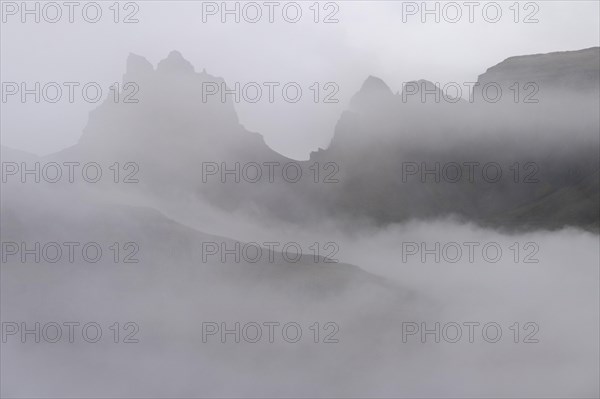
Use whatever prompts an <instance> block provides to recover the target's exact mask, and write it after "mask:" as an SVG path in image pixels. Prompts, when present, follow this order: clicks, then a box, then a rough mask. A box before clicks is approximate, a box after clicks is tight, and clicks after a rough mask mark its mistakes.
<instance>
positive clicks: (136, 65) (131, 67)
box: [125, 53, 154, 75]
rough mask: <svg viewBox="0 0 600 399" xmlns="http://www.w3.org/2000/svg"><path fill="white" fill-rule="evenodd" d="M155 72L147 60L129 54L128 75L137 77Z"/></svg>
mask: <svg viewBox="0 0 600 399" xmlns="http://www.w3.org/2000/svg"><path fill="white" fill-rule="evenodd" d="M153 71H154V67H153V66H152V64H151V63H150V61H148V60H147V59H146V58H144V57H142V56H141V55H137V54H134V53H129V56H128V57H127V69H126V72H125V73H126V74H128V75H129V74H131V75H137V74H140V73H142V74H146V73H150V72H153Z"/></svg>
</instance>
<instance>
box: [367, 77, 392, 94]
mask: <svg viewBox="0 0 600 399" xmlns="http://www.w3.org/2000/svg"><path fill="white" fill-rule="evenodd" d="M375 92H382V93H383V92H385V93H386V94H392V90H391V89H390V88H389V86H388V85H387V84H386V83H385V82H384V81H383V80H382V79H380V78H378V77H376V76H373V75H369V77H368V78H367V80H365V82H364V83H363V85H362V87H361V88H360V92H359V93H375Z"/></svg>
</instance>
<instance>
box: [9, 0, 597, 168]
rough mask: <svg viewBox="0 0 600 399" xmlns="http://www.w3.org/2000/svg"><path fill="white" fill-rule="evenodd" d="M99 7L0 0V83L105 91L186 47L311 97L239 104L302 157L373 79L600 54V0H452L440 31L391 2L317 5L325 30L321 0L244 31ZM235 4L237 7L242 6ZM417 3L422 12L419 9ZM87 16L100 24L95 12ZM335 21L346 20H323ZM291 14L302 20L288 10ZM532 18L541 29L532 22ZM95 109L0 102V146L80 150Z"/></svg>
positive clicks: (198, 13)
mask: <svg viewBox="0 0 600 399" xmlns="http://www.w3.org/2000/svg"><path fill="white" fill-rule="evenodd" d="M58 3H59V4H62V1H61V2H58ZM99 3H100V4H101V8H102V11H103V14H102V18H101V19H100V21H99V22H97V23H95V24H92V23H89V22H86V21H85V20H84V19H83V18H82V11H81V9H82V6H80V7H79V8H77V9H75V12H74V22H73V23H69V22H68V9H67V8H66V7H63V8H62V12H63V16H62V18H61V20H60V21H58V22H57V23H48V22H45V21H44V19H43V15H42V19H41V21H40V23H35V22H33V16H27V18H28V20H27V21H26V22H25V23H22V22H21V20H20V18H21V15H20V13H19V11H17V14H16V15H12V10H13V9H12V8H11V7H12V5H13V4H16V6H18V7H20V4H21V2H20V1H19V2H14V3H13V2H2V9H3V15H2V16H3V22H2V30H1V48H2V50H1V56H2V60H1V68H2V70H1V75H2V76H1V80H2V82H36V81H39V82H42V83H44V82H51V81H55V82H66V81H77V82H98V83H100V84H101V86H102V87H103V88H106V89H107V90H106V92H105V95H106V94H108V87H109V86H110V85H111V83H112V82H118V81H121V79H122V75H123V73H124V71H125V61H126V58H127V55H128V54H129V53H130V52H133V53H136V54H139V55H143V56H144V57H146V58H147V59H148V60H149V61H150V62H151V63H152V64H153V65H154V66H156V64H157V63H158V62H159V61H160V60H161V59H163V58H165V57H166V56H167V54H168V53H169V52H170V51H171V50H179V51H180V52H181V53H182V54H183V55H184V57H185V58H187V59H188V60H189V61H190V62H191V63H192V64H193V65H194V67H195V68H196V71H201V70H202V69H204V68H206V70H207V72H208V73H210V74H212V75H216V76H220V77H223V78H224V79H225V80H226V82H227V83H228V84H229V85H230V86H233V85H234V83H235V82H240V83H241V84H242V85H243V84H244V83H247V82H259V83H261V82H269V81H277V82H281V83H282V84H284V83H286V82H298V83H299V84H300V86H301V87H302V88H303V90H304V92H303V97H302V99H301V101H299V102H298V103H295V104H290V103H287V102H285V101H284V100H283V99H282V98H281V96H277V94H276V99H275V102H274V103H273V104H271V103H269V102H268V101H267V100H266V99H264V100H262V101H260V102H258V103H257V104H250V103H247V102H243V101H242V102H241V103H239V104H236V109H237V111H238V114H239V116H240V120H241V122H242V124H244V125H245V126H246V128H247V129H249V130H251V131H256V132H259V133H261V134H262V135H263V136H264V137H265V140H266V142H267V144H269V145H270V146H271V147H272V148H274V149H275V150H277V151H279V152H281V153H283V154H284V155H287V156H290V157H293V158H297V159H306V158H307V157H308V154H309V152H310V151H312V150H316V149H317V148H319V147H325V146H327V145H328V143H329V140H330V139H331V137H332V134H333V129H334V126H335V124H336V122H337V120H338V118H339V116H340V114H341V112H342V111H343V110H344V109H345V108H346V107H347V105H348V101H349V99H350V98H351V97H352V95H353V94H355V93H356V91H357V90H358V89H359V88H360V86H361V84H362V83H363V81H364V80H365V79H366V78H367V76H369V75H375V76H378V77H381V78H382V79H384V80H385V81H386V82H387V83H388V85H389V86H390V87H391V88H392V90H394V91H397V90H401V88H402V83H403V82H406V81H410V80H416V79H428V80H431V81H434V82H440V83H441V84H442V85H443V84H444V83H447V82H459V83H462V82H471V81H475V80H476V79H477V75H479V74H481V73H483V72H485V70H486V69H487V68H489V67H491V66H493V65H495V64H497V63H499V62H501V61H502V60H504V59H506V58H507V57H510V56H513V55H523V54H534V53H545V52H552V51H565V50H578V49H582V48H588V47H593V46H598V45H599V36H600V32H599V24H600V21H599V14H600V10H599V2H597V1H536V2H520V4H519V7H518V9H519V15H518V20H519V22H518V23H515V22H514V18H515V7H514V6H513V3H514V2H513V1H506V2H497V4H499V5H500V8H501V10H502V15H501V17H500V19H499V21H498V22H496V23H491V22H488V21H486V19H485V18H484V14H483V5H484V4H485V3H486V2H482V3H480V5H479V6H478V7H476V8H475V9H474V11H473V14H472V16H473V19H474V22H473V23H470V22H469V15H468V14H469V9H468V8H467V7H466V6H464V2H462V1H459V2H457V3H455V4H458V5H459V6H461V11H462V17H461V18H460V20H458V22H456V23H450V22H449V21H447V20H445V19H444V14H443V10H444V3H441V5H440V18H441V20H440V22H439V23H436V22H435V21H434V20H433V18H434V16H433V15H429V16H427V18H428V19H427V21H426V22H425V23H423V22H422V21H421V14H420V12H419V11H420V10H417V11H416V14H415V15H412V14H411V13H410V11H413V10H414V9H411V8H410V7H411V5H407V4H405V5H403V4H402V2H392V1H381V2H376V1H352V2H344V1H339V2H335V3H333V2H329V3H333V4H327V2H321V3H320V5H319V9H320V12H319V20H320V21H321V22H319V23H315V22H314V20H313V19H314V17H315V15H314V11H313V10H314V8H313V9H311V8H310V7H311V6H312V4H313V3H314V2H313V1H309V2H299V4H300V8H301V10H302V17H301V19H300V21H299V22H297V23H289V22H286V21H285V20H284V18H283V15H282V9H283V5H284V4H286V2H281V3H280V4H281V5H280V6H278V7H276V8H275V10H274V14H273V16H274V20H275V22H274V23H269V21H268V11H269V9H268V8H267V7H266V6H262V7H261V8H262V12H263V16H262V18H261V20H260V21H258V22H257V23H248V22H245V21H244V19H243V15H242V19H241V21H240V23H235V22H234V21H233V16H229V17H228V21H227V22H226V23H222V22H221V19H220V14H219V13H217V15H207V16H206V18H207V22H203V20H202V19H203V18H202V16H203V4H202V2H191V1H182V2H174V1H168V2H167V1H143V2H137V3H135V4H137V8H138V9H137V12H135V15H134V16H133V17H134V18H137V19H138V20H139V22H138V23H132V24H124V23H114V22H113V17H114V13H113V11H112V10H111V9H110V8H109V7H111V5H112V4H113V2H112V1H109V2H99ZM488 3H489V2H488ZM7 4H8V5H7ZM80 4H81V5H83V4H85V2H81V3H80ZM215 4H217V6H220V4H221V2H220V1H219V2H217V3H215ZM228 4H229V5H230V7H231V8H233V7H234V2H229V3H228ZM258 4H259V5H262V4H263V1H259V2H258ZM414 4H415V5H416V6H418V7H420V5H421V2H418V3H414ZM125 5H126V2H123V3H121V10H120V13H119V20H122V19H123V18H124V17H125V16H126V15H128V14H129V13H131V12H133V11H136V9H135V8H134V6H128V8H125ZM243 5H244V3H241V6H242V7H243ZM429 5H430V7H431V8H433V7H434V6H435V5H434V3H433V2H429ZM7 7H8V8H7ZM30 7H32V8H33V7H34V4H33V3H30ZM204 7H206V5H204ZM510 7H513V8H512V9H511V8H510ZM403 9H404V11H405V13H404V14H403ZM246 10H247V11H248V14H246V16H247V17H249V18H253V17H254V15H255V10H253V9H251V8H247V9H246ZM486 10H487V15H485V17H487V18H488V19H489V20H493V19H494V18H495V9H494V6H488V8H486ZM46 11H47V13H48V14H47V17H48V18H53V17H54V15H55V11H54V10H51V9H47V10H46ZM445 11H446V17H447V18H448V19H452V18H455V16H456V9H453V8H451V7H447V8H445ZM88 13H89V14H88V16H91V17H93V15H94V11H93V9H88ZM331 13H334V14H333V15H332V16H331V18H334V19H337V20H339V22H337V23H327V24H326V23H323V22H322V20H323V19H324V18H325V17H326V16H327V15H330V14H331ZM409 14H410V15H409ZM286 15H287V16H288V17H289V18H293V17H294V8H293V7H292V6H290V7H289V8H288V14H286ZM403 17H404V18H405V19H406V22H404V21H403ZM527 17H529V19H537V20H538V22H537V23H524V22H523V20H524V19H526V18H527ZM4 19H5V20H6V22H4ZM314 82H319V83H320V84H321V85H324V84H325V83H327V82H335V83H336V84H337V85H338V87H339V92H338V93H337V94H335V96H334V98H337V99H338V100H339V102H338V103H337V104H336V103H328V104H324V103H318V104H315V103H314V102H313V100H312V95H313V92H312V91H310V89H309V87H310V86H311V85H312V84H313V83H314ZM331 91H332V90H327V91H326V92H322V93H321V94H322V96H323V95H324V94H326V93H329V92H331ZM276 93H277V92H276ZM95 106H96V105H95V104H90V103H87V102H85V101H83V100H82V99H81V97H80V96H78V98H76V101H75V103H73V104H70V103H69V102H68V101H66V100H61V101H59V102H58V103H56V104H49V103H40V104H35V103H32V102H31V101H28V102H27V103H25V104H22V103H20V102H19V101H16V100H15V99H14V98H10V99H9V100H8V101H7V102H6V103H2V118H1V124H2V144H3V145H6V146H9V147H13V148H17V149H22V150H26V151H30V152H33V153H37V154H47V153H50V152H54V151H57V150H60V149H62V148H65V147H67V146H70V145H73V144H74V143H76V142H77V140H78V138H79V136H80V135H81V131H82V129H83V127H84V126H85V124H86V122H87V118H88V112H89V111H90V110H91V109H93V108H94V107H95ZM167 133H168V132H165V134H167Z"/></svg>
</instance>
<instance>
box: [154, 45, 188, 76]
mask: <svg viewBox="0 0 600 399" xmlns="http://www.w3.org/2000/svg"><path fill="white" fill-rule="evenodd" d="M157 71H158V72H163V73H165V72H166V73H194V66H193V65H192V64H191V63H190V62H189V61H188V60H186V59H185V58H183V55H182V54H181V53H180V52H179V51H177V50H173V51H171V52H170V53H169V55H168V56H167V58H165V59H164V60H162V61H160V62H159V63H158V68H157Z"/></svg>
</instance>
